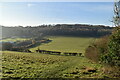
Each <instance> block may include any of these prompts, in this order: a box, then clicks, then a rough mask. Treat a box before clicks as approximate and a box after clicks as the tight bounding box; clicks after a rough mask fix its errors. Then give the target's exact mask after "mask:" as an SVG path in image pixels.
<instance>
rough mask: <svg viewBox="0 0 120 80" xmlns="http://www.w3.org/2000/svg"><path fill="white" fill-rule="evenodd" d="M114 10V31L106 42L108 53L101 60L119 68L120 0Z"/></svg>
mask: <svg viewBox="0 0 120 80" xmlns="http://www.w3.org/2000/svg"><path fill="white" fill-rule="evenodd" d="M114 6H115V8H114V14H115V16H114V17H113V18H114V25H115V26H116V28H115V29H114V31H113V33H112V35H110V39H109V41H108V53H107V54H105V55H102V57H101V60H102V62H104V63H107V64H109V65H111V66H119V67H120V0H119V1H118V2H115V5H114Z"/></svg>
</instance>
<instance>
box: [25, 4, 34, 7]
mask: <svg viewBox="0 0 120 80" xmlns="http://www.w3.org/2000/svg"><path fill="white" fill-rule="evenodd" d="M33 6H35V4H32V3H28V4H27V7H33Z"/></svg>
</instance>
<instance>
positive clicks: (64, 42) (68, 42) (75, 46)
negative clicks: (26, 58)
mask: <svg viewBox="0 0 120 80" xmlns="http://www.w3.org/2000/svg"><path fill="white" fill-rule="evenodd" d="M49 39H50V40H52V42H50V43H44V44H41V45H40V46H37V47H35V48H31V49H30V50H31V51H33V52H34V51H35V50H36V49H38V47H39V48H40V49H43V50H51V51H60V52H81V53H84V52H85V49H86V48H87V46H88V45H89V44H90V43H92V42H93V41H95V38H81V37H49Z"/></svg>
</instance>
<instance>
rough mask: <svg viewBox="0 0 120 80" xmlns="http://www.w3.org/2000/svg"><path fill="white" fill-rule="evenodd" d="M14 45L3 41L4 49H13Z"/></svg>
mask: <svg viewBox="0 0 120 80" xmlns="http://www.w3.org/2000/svg"><path fill="white" fill-rule="evenodd" d="M12 47H13V44H12V43H9V42H3V43H2V50H11V49H12Z"/></svg>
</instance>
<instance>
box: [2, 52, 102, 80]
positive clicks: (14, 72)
mask: <svg viewBox="0 0 120 80" xmlns="http://www.w3.org/2000/svg"><path fill="white" fill-rule="evenodd" d="M2 53H3V54H2V72H3V74H2V76H3V77H4V78H5V77H7V78H8V77H13V78H47V77H49V78H59V77H62V78H75V77H79V78H89V77H91V78H92V77H94V78H98V77H102V75H101V68H102V66H101V65H100V64H95V63H92V62H91V61H89V60H88V59H86V58H85V57H77V56H59V55H48V54H38V53H23V52H13V51H3V52H2ZM84 67H87V68H95V69H96V70H97V72H93V73H91V72H87V70H86V69H84Z"/></svg>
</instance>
